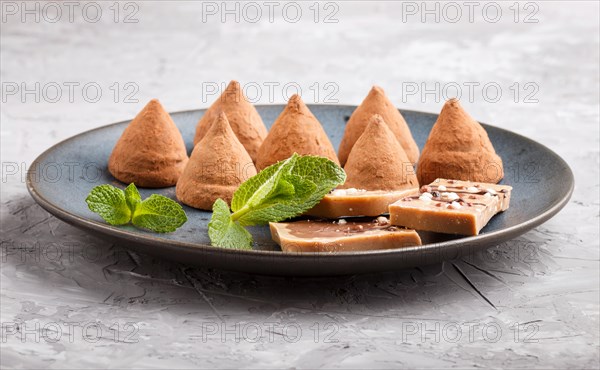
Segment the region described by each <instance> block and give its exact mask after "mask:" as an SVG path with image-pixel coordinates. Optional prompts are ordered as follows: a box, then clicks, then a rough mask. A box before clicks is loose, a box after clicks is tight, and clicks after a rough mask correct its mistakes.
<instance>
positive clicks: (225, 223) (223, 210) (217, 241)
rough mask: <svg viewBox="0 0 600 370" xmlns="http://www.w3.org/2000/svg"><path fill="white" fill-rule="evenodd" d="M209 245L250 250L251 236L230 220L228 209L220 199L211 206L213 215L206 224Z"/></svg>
mask: <svg viewBox="0 0 600 370" xmlns="http://www.w3.org/2000/svg"><path fill="white" fill-rule="evenodd" d="M208 236H209V237H210V243H211V244H212V245H213V246H215V247H222V248H236V249H252V235H250V233H249V232H248V231H247V230H246V229H244V228H243V227H242V226H240V225H239V224H238V223H236V222H233V221H232V220H231V213H230V212H229V207H228V206H227V203H225V201H224V200H222V199H217V200H216V201H215V204H213V215H212V218H211V219H210V222H209V223H208Z"/></svg>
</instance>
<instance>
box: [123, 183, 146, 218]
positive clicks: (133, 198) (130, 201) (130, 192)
mask: <svg viewBox="0 0 600 370" xmlns="http://www.w3.org/2000/svg"><path fill="white" fill-rule="evenodd" d="M125 201H127V206H129V209H130V210H131V213H134V212H135V207H136V206H137V205H138V204H139V203H140V202H141V201H142V196H141V195H140V192H139V191H138V189H137V188H136V187H135V184H134V183H131V184H129V186H127V187H126V188H125Z"/></svg>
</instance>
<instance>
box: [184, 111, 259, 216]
mask: <svg viewBox="0 0 600 370" xmlns="http://www.w3.org/2000/svg"><path fill="white" fill-rule="evenodd" d="M254 175H256V168H255V167H254V164H253V163H252V158H250V155H249V154H248V152H247V151H246V149H245V148H244V146H243V145H242V143H240V141H239V140H238V138H237V137H236V136H235V134H234V133H233V130H232V129H231V126H230V125H229V122H228V120H227V116H226V115H225V113H221V114H220V115H219V116H217V118H216V120H215V121H214V122H213V124H212V125H211V126H210V128H209V130H208V132H207V133H206V135H204V137H203V138H202V140H201V141H200V142H199V143H198V144H196V146H195V147H194V150H193V151H192V155H191V157H190V161H189V163H188V165H187V166H186V167H185V170H184V171H183V174H182V175H181V177H180V178H179V181H178V182H177V188H176V191H175V193H176V195H177V199H179V201H180V202H182V203H184V204H187V205H188V206H190V207H194V208H200V209H205V210H211V209H212V206H213V203H214V202H215V200H217V199H218V198H221V199H223V200H224V201H226V202H227V204H231V198H232V197H233V193H234V192H235V190H236V189H237V188H238V187H239V186H240V185H241V184H242V183H243V182H244V181H246V180H247V179H248V178H249V177H252V176H254Z"/></svg>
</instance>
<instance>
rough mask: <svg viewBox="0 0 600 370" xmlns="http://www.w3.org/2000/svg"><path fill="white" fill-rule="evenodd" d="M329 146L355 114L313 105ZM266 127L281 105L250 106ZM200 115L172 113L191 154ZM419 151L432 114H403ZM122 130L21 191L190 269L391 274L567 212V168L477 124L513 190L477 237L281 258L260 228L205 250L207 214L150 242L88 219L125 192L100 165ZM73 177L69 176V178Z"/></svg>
mask: <svg viewBox="0 0 600 370" xmlns="http://www.w3.org/2000/svg"><path fill="white" fill-rule="evenodd" d="M309 107H310V109H311V111H312V112H313V113H314V114H315V115H316V116H317V118H318V119H319V121H320V122H321V123H322V124H323V127H324V128H325V130H326V131H327V133H328V134H329V137H330V139H331V141H332V142H333V144H334V146H335V147H336V148H337V146H338V145H339V143H340V140H341V138H342V135H343V133H344V126H345V123H346V121H347V119H348V117H349V116H350V114H351V113H352V111H353V110H354V109H355V107H354V106H340V105H311V106H309ZM257 109H258V111H259V113H260V114H261V116H262V118H263V120H264V122H265V124H266V125H267V126H268V127H270V126H271V124H272V123H273V121H274V120H275V118H276V117H277V116H278V115H279V113H280V112H281V110H282V109H283V106H282V105H270V106H257ZM203 112H204V111H203V110H196V111H187V112H179V113H173V114H172V117H173V120H174V121H175V123H176V124H177V126H178V127H179V129H180V130H181V133H182V135H183V137H184V139H185V141H186V145H187V148H188V153H190V152H191V149H192V140H193V137H194V130H195V127H196V123H197V122H198V119H199V118H200V117H201V116H202V115H203ZM402 114H403V115H404V117H405V118H406V121H407V122H408V124H409V126H410V129H411V131H412V134H413V136H414V138H415V140H416V142H417V144H418V145H419V147H420V148H423V145H424V144H425V141H426V139H427V136H428V134H429V131H430V130H431V127H432V125H433V123H434V122H435V119H436V118H437V115H436V114H430V113H421V112H414V111H402ZM127 124H128V121H127V122H119V123H115V124H112V125H108V126H104V127H100V128H98V129H95V130H91V131H88V132H84V133H82V134H79V135H77V136H74V137H72V138H70V139H67V140H65V141H63V142H61V143H59V144H57V145H55V146H53V147H52V148H50V149H48V150H47V151H46V152H44V153H43V154H41V155H40V156H39V157H38V158H37V159H36V160H35V161H34V163H33V164H32V166H31V167H30V171H29V173H28V175H27V188H28V190H29V192H30V194H31V195H32V197H33V198H34V199H35V200H36V201H37V202H38V203H39V204H40V205H41V206H42V207H43V208H45V209H46V210H47V211H48V212H50V213H52V214H54V215H55V216H56V217H58V218H60V219H61V220H63V221H65V222H68V223H70V224H72V225H74V226H77V227H79V228H82V229H85V230H88V231H89V232H91V233H94V234H97V235H100V236H101V237H103V238H111V239H114V240H115V242H117V243H119V244H121V245H123V246H125V247H128V248H131V249H134V250H137V251H140V252H145V253H151V254H154V255H157V256H160V257H162V258H165V259H171V260H176V261H180V262H184V263H187V264H192V265H200V266H209V267H215V268H221V269H227V270H236V271H245V272H250V273H261V274H271V275H292V276H319V275H339V274H355V273H364V272H373V271H389V270H397V269H401V268H406V267H414V266H418V265H425V264H430V263H436V262H439V261H443V260H449V259H454V258H458V257H460V256H463V255H467V254H469V253H473V252H475V251H477V250H479V249H483V248H487V247H490V246H494V245H498V244H500V243H502V242H504V241H506V240H509V239H511V238H514V237H516V236H518V235H520V234H522V233H524V232H526V231H527V230H530V229H531V228H533V227H535V226H537V225H539V224H541V223H543V222H544V221H546V220H547V219H549V218H550V217H552V216H553V215H554V214H556V213H557V212H558V211H559V210H560V209H561V208H562V207H564V206H565V204H567V201H568V200H569V198H570V196H571V193H572V191H573V186H574V180H573V174H572V172H571V170H570V168H569V166H568V165H567V164H566V163H565V161H564V160H562V159H561V158H560V157H559V156H558V155H557V154H556V153H554V152H552V151H551V150H549V149H548V148H546V147H545V146H543V145H541V144H538V143H536V142H535V141H532V140H530V139H527V138H525V137H523V136H520V135H517V134H515V133H512V132H510V131H506V130H503V129H500V128H497V127H493V126H488V125H484V126H485V128H486V130H487V132H488V134H489V136H490V139H491V140H492V143H493V144H494V147H495V148H496V151H497V152H498V154H499V155H500V156H501V157H502V160H503V161H504V166H505V178H504V180H503V181H502V183H503V184H509V185H511V186H513V194H512V199H511V205H510V209H509V210H508V211H506V212H504V213H501V214H499V215H497V216H496V217H494V218H493V219H492V220H491V221H490V223H489V224H488V225H487V226H486V227H485V228H484V229H483V230H482V232H481V234H480V235H477V236H472V237H457V236H447V235H439V234H429V233H422V234H421V236H422V239H423V242H424V245H422V246H419V247H411V248H403V249H395V250H384V251H366V252H348V253H335V254H323V253H283V252H281V250H280V249H279V247H278V246H277V244H275V243H274V242H273V241H272V240H271V236H270V233H269V229H268V227H266V226H265V227H253V228H251V229H250V231H251V232H252V234H253V236H254V240H255V246H254V249H253V250H248V251H246V250H231V249H221V248H215V247H211V246H210V242H209V239H208V234H207V224H208V221H209V220H210V217H211V213H210V212H203V211H199V210H196V209H193V208H189V207H184V208H185V211H186V213H187V215H188V219H189V220H188V222H187V223H186V224H185V225H184V226H183V227H181V228H180V229H178V230H177V231H176V232H174V233H171V234H154V233H151V232H146V231H143V230H139V229H136V228H133V227H129V226H125V227H123V226H119V227H115V226H110V225H108V224H106V223H105V222H104V221H103V220H102V219H101V218H100V217H99V216H97V215H96V214H94V213H92V212H91V211H89V210H88V208H87V205H86V203H85V201H84V199H85V198H86V196H87V194H88V193H89V191H90V190H91V189H92V188H93V187H94V186H96V185H100V184H105V183H110V184H113V185H117V186H121V187H123V186H124V184H121V183H119V182H118V181H116V180H115V179H114V178H113V177H112V176H111V175H110V173H109V172H108V170H107V162H108V157H109V155H110V153H111V151H112V148H113V146H114V145H115V143H116V141H117V139H118V138H119V136H120V135H121V133H122V132H123V130H124V129H125V127H126V125H127ZM71 169H72V170H71ZM140 193H141V194H142V197H147V196H149V195H150V194H152V193H160V194H163V195H165V196H168V197H170V198H173V199H175V188H174V187H172V188H166V189H140Z"/></svg>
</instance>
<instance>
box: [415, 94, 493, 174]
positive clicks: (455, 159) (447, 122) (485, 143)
mask: <svg viewBox="0 0 600 370" xmlns="http://www.w3.org/2000/svg"><path fill="white" fill-rule="evenodd" d="M417 177H418V179H419V183H420V184H421V185H425V184H429V183H431V182H433V181H434V180H435V179H437V178H446V179H456V180H466V181H476V182H487V183H498V181H500V180H501V179H502V178H503V177H504V168H503V166H502V159H501V158H500V157H499V156H498V155H497V154H496V151H495V150H494V147H493V146H492V142H491V141H490V139H489V137H488V135H487V132H485V129H484V128H483V127H482V126H481V125H480V124H479V122H477V121H475V120H474V119H473V118H472V117H471V116H470V115H469V114H468V113H467V112H466V111H465V110H464V109H463V108H462V106H461V105H460V103H459V101H458V100H457V99H450V100H448V101H447V102H446V104H444V107H443V108H442V111H441V112H440V115H439V116H438V119H437V121H436V122H435V124H434V125H433V128H432V129H431V133H430V134H429V137H428V138H427V142H426V143H425V146H424V147H423V152H422V154H421V158H420V160H419V164H418V166H417Z"/></svg>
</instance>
